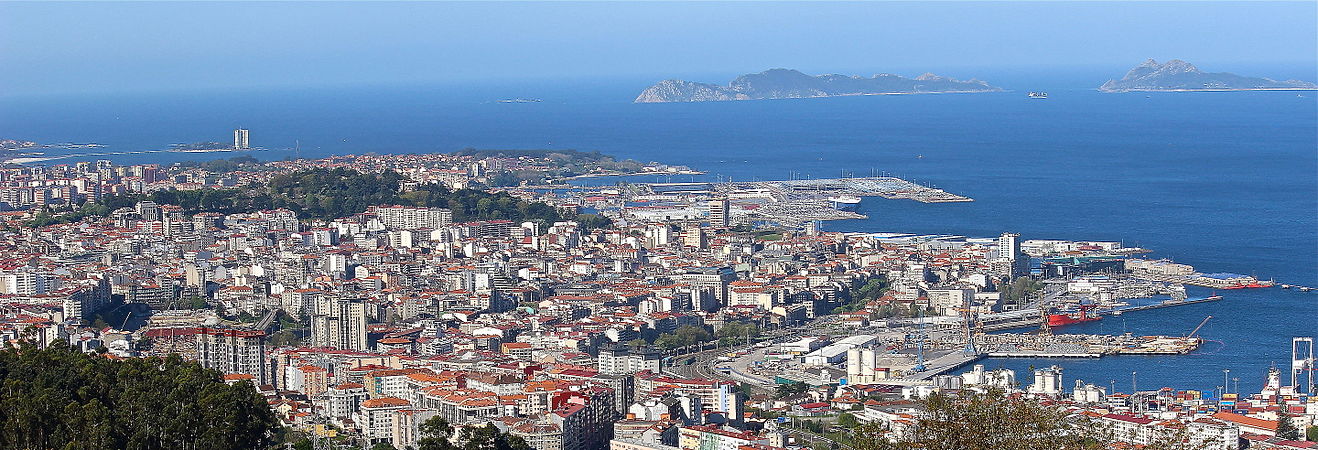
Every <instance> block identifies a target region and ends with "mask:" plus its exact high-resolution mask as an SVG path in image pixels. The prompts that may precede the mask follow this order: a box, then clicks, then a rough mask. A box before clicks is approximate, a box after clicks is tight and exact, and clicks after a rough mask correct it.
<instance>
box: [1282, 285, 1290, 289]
mask: <svg viewBox="0 0 1318 450" xmlns="http://www.w3.org/2000/svg"><path fill="white" fill-rule="evenodd" d="M1281 288H1282V289H1290V288H1291V285H1289V284H1283V285H1281Z"/></svg>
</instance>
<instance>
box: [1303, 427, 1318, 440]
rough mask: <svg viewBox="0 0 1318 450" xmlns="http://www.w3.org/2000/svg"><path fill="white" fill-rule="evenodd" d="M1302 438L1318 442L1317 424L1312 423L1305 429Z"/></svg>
mask: <svg viewBox="0 0 1318 450" xmlns="http://www.w3.org/2000/svg"><path fill="white" fill-rule="evenodd" d="M1304 439H1305V440H1307V441H1309V442H1318V425H1313V426H1310V427H1309V428H1307V429H1305V431H1304Z"/></svg>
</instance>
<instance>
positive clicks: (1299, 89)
mask: <svg viewBox="0 0 1318 450" xmlns="http://www.w3.org/2000/svg"><path fill="white" fill-rule="evenodd" d="M1094 90H1095V91H1098V92H1102V93H1104V94H1121V93H1124V92H1247V91H1283V92H1284V91H1297V92H1299V91H1318V86H1316V87H1288V88H1224V89H1102V88H1099V89H1094Z"/></svg>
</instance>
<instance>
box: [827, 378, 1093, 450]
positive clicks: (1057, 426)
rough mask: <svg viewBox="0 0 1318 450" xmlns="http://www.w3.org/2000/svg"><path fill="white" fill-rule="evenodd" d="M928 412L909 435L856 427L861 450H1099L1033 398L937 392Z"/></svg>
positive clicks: (856, 442)
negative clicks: (1044, 449) (895, 434)
mask: <svg viewBox="0 0 1318 450" xmlns="http://www.w3.org/2000/svg"><path fill="white" fill-rule="evenodd" d="M920 405H921V406H922V407H923V408H924V409H925V411H924V413H923V414H921V415H920V416H919V419H918V420H917V421H916V423H915V425H914V426H913V427H911V429H910V430H909V432H907V433H905V434H904V435H900V436H895V439H894V438H893V437H891V436H887V435H886V434H887V432H886V430H884V429H882V428H881V427H880V426H879V425H877V424H875V423H869V424H865V425H861V426H860V427H858V428H857V431H856V433H855V437H854V440H853V444H854V446H855V447H856V448H857V449H858V450H877V449H883V450H887V449H925V450H978V449H984V450H988V449H1020V450H1025V449H1043V448H1047V449H1091V448H1093V449H1098V448H1102V447H1101V446H1100V442H1099V440H1097V439H1093V438H1091V437H1088V436H1086V435H1085V433H1083V432H1080V433H1077V432H1076V431H1077V429H1076V427H1074V426H1072V424H1071V423H1070V422H1068V421H1067V414H1066V412H1065V411H1064V410H1062V409H1060V408H1054V407H1051V406H1044V405H1042V404H1040V403H1039V402H1037V401H1034V400H1032V399H1024V398H1011V397H1007V396H1004V395H1003V394H1002V392H1001V391H990V392H988V393H983V394H980V393H970V394H969V395H967V396H964V397H953V396H950V395H947V394H942V393H935V394H932V395H930V396H928V397H926V398H924V399H922V400H920Z"/></svg>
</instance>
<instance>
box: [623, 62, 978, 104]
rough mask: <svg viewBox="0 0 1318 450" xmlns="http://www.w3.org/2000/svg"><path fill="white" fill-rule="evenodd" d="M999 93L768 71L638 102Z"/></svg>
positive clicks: (657, 93) (946, 84)
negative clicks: (726, 83) (725, 83)
mask: <svg viewBox="0 0 1318 450" xmlns="http://www.w3.org/2000/svg"><path fill="white" fill-rule="evenodd" d="M1001 90H1002V89H1000V88H997V87H993V86H990V85H989V84H988V83H985V82H983V81H979V80H975V79H971V80H968V81H961V80H956V79H952V78H948V77H940V76H938V75H934V74H932V73H926V74H924V75H920V76H918V77H915V78H906V77H903V76H900V75H893V74H888V73H883V74H878V75H875V76H872V77H868V78H866V77H861V76H848V75H836V74H828V75H819V76H811V75H806V74H804V73H801V72H800V71H797V70H792V69H770V70H766V71H764V72H760V73H753V74H748V75H742V76H740V77H737V79H735V80H732V82H731V83H729V84H728V85H727V86H720V85H717V84H709V83H696V82H691V81H683V80H664V81H660V82H659V83H657V84H655V85H653V86H650V87H648V88H646V89H645V91H643V92H641V95H638V96H636V100H635V102H636V103H665V102H713V101H726V100H768V99H780V98H818V97H837V96H843V95H880V94H936V93H954V92H997V91H1001Z"/></svg>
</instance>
